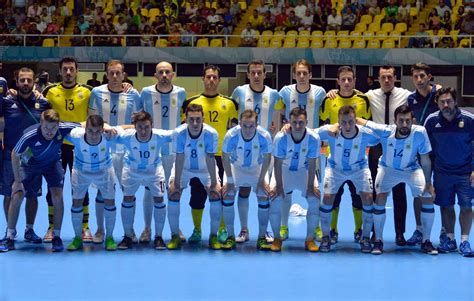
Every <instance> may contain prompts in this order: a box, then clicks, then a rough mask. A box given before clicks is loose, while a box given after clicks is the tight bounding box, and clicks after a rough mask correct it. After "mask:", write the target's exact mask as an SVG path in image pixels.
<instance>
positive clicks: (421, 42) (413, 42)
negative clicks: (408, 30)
mask: <svg viewBox="0 0 474 301" xmlns="http://www.w3.org/2000/svg"><path fill="white" fill-rule="evenodd" d="M415 35H417V36H420V37H418V38H417V37H411V38H410V39H409V40H408V46H407V48H424V47H425V46H426V45H427V44H428V39H427V36H428V33H427V32H426V30H425V24H424V23H420V25H419V29H418V31H417V33H416V34H415Z"/></svg>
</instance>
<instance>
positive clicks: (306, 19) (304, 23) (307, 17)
mask: <svg viewBox="0 0 474 301" xmlns="http://www.w3.org/2000/svg"><path fill="white" fill-rule="evenodd" d="M313 22H314V16H313V14H312V13H311V9H310V8H307V9H306V12H305V14H304V16H303V18H301V20H300V25H301V27H300V28H299V29H298V30H311V28H312V26H313Z"/></svg>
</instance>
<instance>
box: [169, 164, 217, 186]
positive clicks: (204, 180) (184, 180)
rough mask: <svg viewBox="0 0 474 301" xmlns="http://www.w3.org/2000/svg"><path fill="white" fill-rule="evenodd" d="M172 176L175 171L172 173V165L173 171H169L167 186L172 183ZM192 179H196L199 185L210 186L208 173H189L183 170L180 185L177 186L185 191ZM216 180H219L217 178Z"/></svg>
mask: <svg viewBox="0 0 474 301" xmlns="http://www.w3.org/2000/svg"><path fill="white" fill-rule="evenodd" d="M216 173H217V168H216ZM174 175H175V171H174V165H173V169H172V170H171V175H170V180H169V183H168V184H170V183H171V182H173V181H174ZM216 177H217V176H216ZM192 178H198V179H199V181H201V184H202V185H204V186H205V187H210V186H211V177H210V176H209V173H208V172H207V170H206V171H205V172H197V171H189V170H186V169H184V168H183V172H182V174H181V183H179V186H180V187H181V188H182V189H185V188H186V187H188V184H189V181H190V180H191V179H192ZM217 179H218V180H219V178H218V177H217Z"/></svg>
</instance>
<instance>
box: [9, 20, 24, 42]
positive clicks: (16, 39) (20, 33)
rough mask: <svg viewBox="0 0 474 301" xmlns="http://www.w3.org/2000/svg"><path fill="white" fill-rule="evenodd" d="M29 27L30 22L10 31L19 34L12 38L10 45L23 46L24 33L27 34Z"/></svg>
mask: <svg viewBox="0 0 474 301" xmlns="http://www.w3.org/2000/svg"><path fill="white" fill-rule="evenodd" d="M27 28H28V23H23V24H21V25H20V26H18V27H16V28H15V29H14V30H12V31H11V32H10V33H11V34H14V35H17V36H12V37H11V38H10V41H9V42H10V45H12V46H23V35H24V34H26V31H27Z"/></svg>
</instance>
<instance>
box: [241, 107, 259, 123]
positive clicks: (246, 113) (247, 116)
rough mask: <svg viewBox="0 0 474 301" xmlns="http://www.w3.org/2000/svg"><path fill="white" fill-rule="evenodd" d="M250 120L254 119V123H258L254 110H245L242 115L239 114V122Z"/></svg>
mask: <svg viewBox="0 0 474 301" xmlns="http://www.w3.org/2000/svg"><path fill="white" fill-rule="evenodd" d="M244 118H245V119H251V118H254V119H255V121H258V114H257V112H255V111H254V110H250V109H248V110H245V111H243V112H242V114H240V120H242V119H244Z"/></svg>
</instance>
